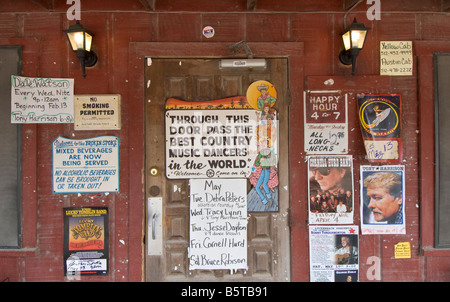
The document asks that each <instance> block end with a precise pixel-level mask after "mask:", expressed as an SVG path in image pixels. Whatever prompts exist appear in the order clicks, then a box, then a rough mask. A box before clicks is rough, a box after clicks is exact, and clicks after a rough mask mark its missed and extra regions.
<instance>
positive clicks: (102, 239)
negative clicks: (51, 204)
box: [63, 207, 109, 276]
mask: <svg viewBox="0 0 450 302" xmlns="http://www.w3.org/2000/svg"><path fill="white" fill-rule="evenodd" d="M63 213H64V275H65V276H82V275H108V267H109V263H108V261H109V227H108V208H100V207H98V208H97V207H93V208H64V209H63Z"/></svg>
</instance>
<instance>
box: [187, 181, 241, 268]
mask: <svg viewBox="0 0 450 302" xmlns="http://www.w3.org/2000/svg"><path fill="white" fill-rule="evenodd" d="M246 181H247V180H246V179H191V180H190V187H191V196H190V199H191V200H190V228H189V232H190V241H189V248H188V254H189V269H191V270H195V269H205V270H210V269H247V183H246Z"/></svg>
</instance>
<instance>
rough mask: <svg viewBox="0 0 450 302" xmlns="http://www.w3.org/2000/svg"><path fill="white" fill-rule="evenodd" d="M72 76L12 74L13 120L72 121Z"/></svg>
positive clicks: (39, 121) (23, 121) (15, 121)
mask: <svg viewBox="0 0 450 302" xmlns="http://www.w3.org/2000/svg"><path fill="white" fill-rule="evenodd" d="M73 84H74V80H73V79H50V78H27V77H20V76H15V75H12V76H11V123H13V124H34V123H42V124H45V123H73Z"/></svg>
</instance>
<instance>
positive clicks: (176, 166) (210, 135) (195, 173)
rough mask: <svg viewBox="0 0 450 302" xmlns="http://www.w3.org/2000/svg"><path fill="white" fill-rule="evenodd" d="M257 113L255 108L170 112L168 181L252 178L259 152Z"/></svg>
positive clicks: (167, 147) (167, 144)
mask: <svg viewBox="0 0 450 302" xmlns="http://www.w3.org/2000/svg"><path fill="white" fill-rule="evenodd" d="M257 113H258V112H257V111H256V110H252V109H240V110H227V109H223V110H201V111H200V110H168V111H166V132H165V136H166V176H167V178H246V177H248V176H249V175H250V173H251V167H252V165H253V162H254V160H255V157H256V154H257V153H258V152H257V143H256V132H257V118H258V114H257ZM259 115H260V114H259Z"/></svg>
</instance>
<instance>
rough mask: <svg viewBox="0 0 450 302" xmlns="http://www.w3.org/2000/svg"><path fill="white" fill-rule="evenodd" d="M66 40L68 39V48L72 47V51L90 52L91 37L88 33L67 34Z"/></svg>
mask: <svg viewBox="0 0 450 302" xmlns="http://www.w3.org/2000/svg"><path fill="white" fill-rule="evenodd" d="M67 38H68V39H69V42H70V46H71V47H72V50H73V51H77V50H86V51H91V45H92V35H90V34H89V33H88V32H82V31H78V32H68V33H67Z"/></svg>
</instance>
